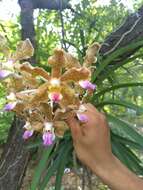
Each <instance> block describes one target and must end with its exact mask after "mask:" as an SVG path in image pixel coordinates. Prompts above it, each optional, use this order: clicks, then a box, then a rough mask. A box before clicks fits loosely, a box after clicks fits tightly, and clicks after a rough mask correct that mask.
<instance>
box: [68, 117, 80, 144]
mask: <svg viewBox="0 0 143 190" xmlns="http://www.w3.org/2000/svg"><path fill="white" fill-rule="evenodd" d="M67 123H68V125H69V127H70V129H71V133H72V137H73V140H74V141H75V142H76V141H77V140H78V139H80V138H82V131H81V126H80V125H79V123H78V121H77V120H76V119H75V118H74V117H73V116H72V117H70V118H68V119H67Z"/></svg>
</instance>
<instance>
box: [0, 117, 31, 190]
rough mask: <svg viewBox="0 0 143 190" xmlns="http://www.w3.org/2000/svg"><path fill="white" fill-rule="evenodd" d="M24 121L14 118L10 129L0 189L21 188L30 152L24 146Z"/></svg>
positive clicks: (11, 189) (3, 159)
mask: <svg viewBox="0 0 143 190" xmlns="http://www.w3.org/2000/svg"><path fill="white" fill-rule="evenodd" d="M23 124H24V121H21V120H20V119H18V118H16V117H15V118H14V121H13V123H12V126H11V128H10V131H9V135H8V139H7V143H6V145H5V147H4V151H3V153H2V156H1V161H0V190H19V189H20V187H21V183H22V180H21V178H22V177H23V174H24V171H25V168H26V166H27V163H28V160H29V152H28V151H27V150H26V149H25V148H24V144H25V143H24V141H23V140H22V133H23V130H22V127H23Z"/></svg>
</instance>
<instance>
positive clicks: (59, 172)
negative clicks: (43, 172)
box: [55, 146, 72, 190]
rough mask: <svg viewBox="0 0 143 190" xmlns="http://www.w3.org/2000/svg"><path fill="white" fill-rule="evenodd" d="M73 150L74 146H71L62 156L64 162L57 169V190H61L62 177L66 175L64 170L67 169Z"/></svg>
mask: <svg viewBox="0 0 143 190" xmlns="http://www.w3.org/2000/svg"><path fill="white" fill-rule="evenodd" d="M71 148H72V146H69V147H68V148H67V149H66V150H65V152H64V155H63V156H62V160H61V162H60V165H59V167H58V168H57V174H56V183H55V190H60V189H61V182H62V176H63V174H64V169H65V166H66V164H67V162H68V159H69V156H70V151H71Z"/></svg>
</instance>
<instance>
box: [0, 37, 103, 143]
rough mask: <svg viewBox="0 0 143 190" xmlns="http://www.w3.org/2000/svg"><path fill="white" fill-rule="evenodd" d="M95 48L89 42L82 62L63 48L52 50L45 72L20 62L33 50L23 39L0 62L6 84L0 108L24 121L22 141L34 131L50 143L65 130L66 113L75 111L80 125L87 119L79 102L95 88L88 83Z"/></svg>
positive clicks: (96, 49)
mask: <svg viewBox="0 0 143 190" xmlns="http://www.w3.org/2000/svg"><path fill="white" fill-rule="evenodd" d="M99 49H100V45H99V44H98V43H94V44H92V45H91V46H90V47H89V48H88V49H87V51H86V56H85V59H84V62H83V63H82V64H81V63H80V62H79V61H78V60H77V59H76V58H75V57H73V56H72V55H71V54H70V53H67V52H65V51H64V50H63V49H55V50H54V52H53V55H52V56H50V57H49V58H48V63H47V64H48V65H49V66H50V67H51V73H48V72H47V71H46V70H45V69H43V68H41V67H33V66H32V65H31V64H30V63H29V62H23V63H21V62H20V61H21V60H25V59H28V58H30V57H31V56H32V55H33V53H34V49H33V47H32V44H31V42H30V41H29V39H26V40H25V41H22V42H20V43H19V44H18V46H17V49H16V52H14V53H12V54H11V57H9V56H8V58H7V62H5V63H2V64H1V65H0V79H2V80H0V82H1V83H2V85H6V89H7V94H9V95H7V104H6V105H5V106H4V109H3V110H4V111H13V112H15V113H16V114H17V115H18V116H20V117H21V118H23V119H24V120H25V121H26V123H25V125H24V127H23V128H24V130H25V131H24V133H23V139H24V140H27V139H29V138H30V137H32V136H34V135H35V134H38V135H39V136H40V138H41V140H42V142H43V145H44V146H50V145H52V144H53V143H54V142H55V138H56V137H58V138H62V137H63V136H64V133H65V131H66V130H68V129H69V127H68V125H67V123H66V119H67V117H69V115H70V114H73V113H75V114H76V115H77V119H78V120H79V123H80V124H82V123H85V122H88V117H87V116H86V115H85V114H84V112H85V111H86V108H85V107H84V106H83V105H82V104H83V103H84V102H87V101H88V98H89V96H91V95H92V94H93V92H94V90H95V88H96V86H95V84H93V83H91V82H90V80H91V75H92V70H91V65H92V63H95V62H96V55H97V53H98V51H99ZM6 54H7V55H10V54H9V53H6ZM8 63H9V64H8Z"/></svg>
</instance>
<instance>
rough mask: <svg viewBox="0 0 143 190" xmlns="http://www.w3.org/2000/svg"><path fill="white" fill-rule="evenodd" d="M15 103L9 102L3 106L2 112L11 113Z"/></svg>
mask: <svg viewBox="0 0 143 190" xmlns="http://www.w3.org/2000/svg"><path fill="white" fill-rule="evenodd" d="M16 104H17V102H10V103H8V104H6V105H5V106H4V111H11V110H13V109H14V108H15V106H16Z"/></svg>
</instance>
